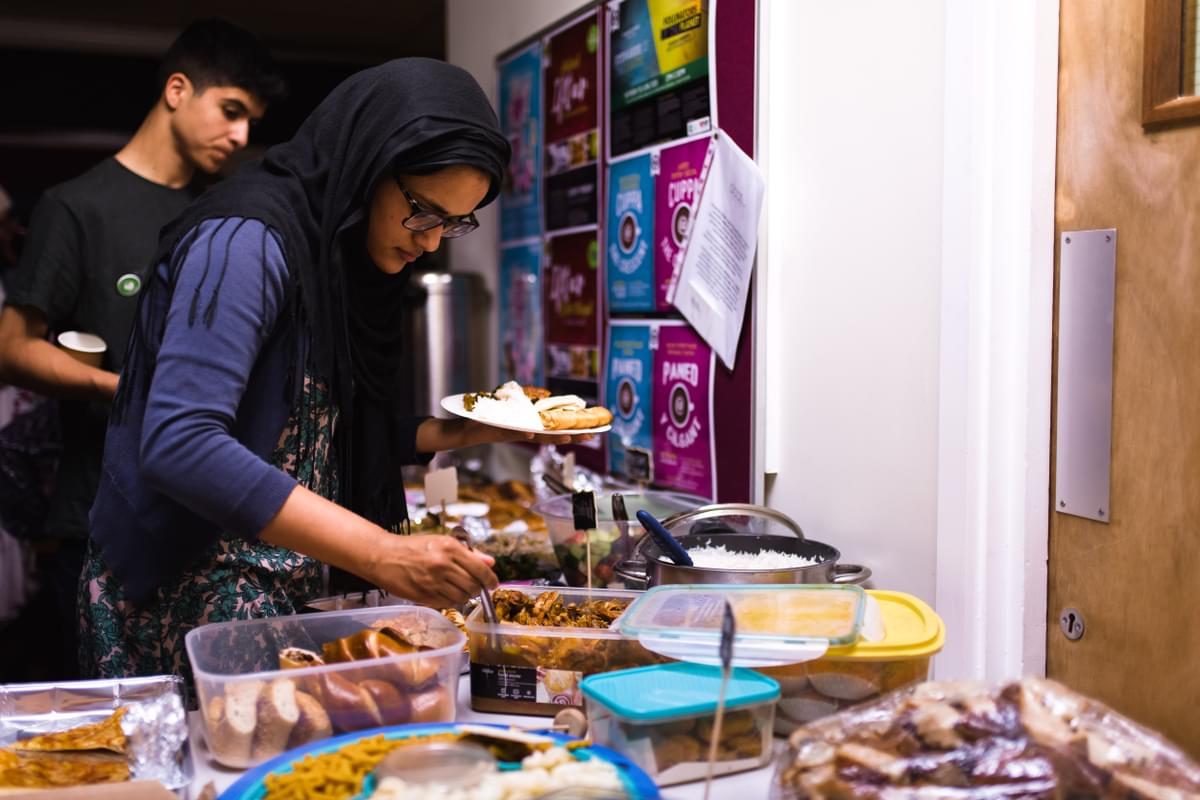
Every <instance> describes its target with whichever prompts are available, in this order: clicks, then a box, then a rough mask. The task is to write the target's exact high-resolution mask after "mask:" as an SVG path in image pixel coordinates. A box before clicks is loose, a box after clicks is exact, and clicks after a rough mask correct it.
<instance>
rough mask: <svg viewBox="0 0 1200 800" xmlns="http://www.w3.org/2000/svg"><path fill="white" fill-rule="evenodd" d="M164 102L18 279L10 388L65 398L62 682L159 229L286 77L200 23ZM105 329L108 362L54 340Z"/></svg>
mask: <svg viewBox="0 0 1200 800" xmlns="http://www.w3.org/2000/svg"><path fill="white" fill-rule="evenodd" d="M158 87H159V96H158V99H157V100H156V102H155V104H154V106H153V108H151V109H150V111H149V113H148V114H147V115H146V117H145V119H144V120H143V121H142V124H141V126H140V127H139V128H138V130H137V132H136V133H135V134H134V135H133V138H132V139H130V140H129V142H128V143H127V144H126V145H125V146H124V147H123V148H121V150H120V151H119V152H117V153H116V155H115V156H112V157H110V158H106V159H105V160H104V161H102V162H100V163H99V164H97V165H96V166H95V167H93V168H92V169H90V170H88V171H87V172H85V173H83V174H82V175H80V176H79V177H77V178H74V179H72V180H70V181H67V182H66V183H63V184H60V185H58V186H55V187H53V188H51V189H49V190H47V191H46V192H45V193H44V194H43V195H42V198H41V200H40V201H39V202H38V205H37V207H36V208H35V209H34V212H33V217H32V220H31V222H30V226H29V228H30V231H29V236H28V238H27V240H26V242H25V246H24V249H23V251H22V253H21V257H20V262H19V264H18V265H17V267H16V268H15V269H13V270H11V271H10V272H9V274H8V275H6V276H5V281H6V288H7V290H8V298H7V300H8V305H7V306H6V307H5V308H4V310H3V312H2V313H0V382H3V383H10V384H13V385H15V386H22V387H25V388H28V389H32V390H34V391H37V392H39V393H41V394H44V395H46V396H49V397H53V398H57V399H58V400H59V401H60V415H61V423H62V424H61V427H62V438H63V443H62V444H63V447H62V455H61V457H60V461H59V466H58V471H57V475H56V481H55V484H56V485H55V489H54V494H53V497H52V499H51V503H50V508H49V512H48V514H47V518H46V523H45V534H44V541H41V542H39V543H38V547H37V549H38V551H39V557H38V573H39V580H40V581H41V582H42V583H43V584H44V585H45V586H44V588H46V589H49V590H50V591H49V592H46V593H45V594H46V596H52V597H53V601H54V603H55V605H56V610H55V617H56V620H57V622H58V623H59V625H60V627H61V630H62V634H63V641H62V643H61V646H62V650H63V652H62V653H61V654H60V658H59V659H58V660H59V661H60V662H61V663H62V667H61V672H62V674H59V675H46V676H43V677H44V678H46V679H64V678H71V677H75V676H76V675H77V672H78V666H77V663H76V662H77V657H76V650H77V647H76V631H77V628H78V618H77V615H76V609H75V595H76V589H77V585H78V580H79V573H80V570H81V567H82V564H83V559H84V554H85V551H86V545H87V537H88V511H89V509H90V508H91V505H92V500H93V498H94V497H95V493H96V487H97V485H98V483H99V473H100V462H101V456H102V451H103V447H104V435H105V429H106V425H107V419H108V409H109V404H110V401H111V400H112V397H113V394H114V393H115V392H116V388H117V380H118V376H119V373H120V371H121V367H122V364H123V361H124V357H125V346H126V343H127V341H128V339H129V335H130V332H131V330H132V327H133V322H134V316H135V312H136V309H137V295H138V293H139V291H140V290H141V286H142V283H143V281H144V280H145V278H146V272H147V270H148V269H149V268H150V263H149V262H150V260H151V258H152V257H153V255H154V252H155V249H156V247H157V245H158V233H159V230H160V229H161V228H162V227H163V226H164V225H165V224H166V223H167V222H169V221H170V220H171V219H173V218H174V217H175V216H176V215H178V214H179V213H180V212H181V211H183V209H184V208H185V207H186V206H187V205H188V203H190V202H191V201H192V200H193V199H194V198H195V196H196V193H197V192H196V190H195V188H194V186H193V179H194V178H196V177H197V173H207V174H212V173H216V172H217V171H218V170H220V169H221V167H222V166H223V165H224V164H225V163H226V161H227V160H228V159H229V157H230V156H231V155H232V154H233V153H234V152H235V151H236V150H239V149H240V148H243V147H245V146H246V143H247V141H248V139H249V135H250V126H251V125H252V124H253V123H255V122H256V121H257V120H258V119H260V118H261V117H262V115H263V114H264V112H265V111H266V108H267V106H268V105H269V104H270V103H271V102H274V101H276V100H278V99H279V98H281V97H282V95H283V91H284V85H283V80H282V78H281V77H280V75H279V74H278V72H276V70H275V67H274V65H273V64H272V63H271V59H270V56H269V54H268V53H267V51H266V50H265V49H264V48H263V47H262V45H261V44H260V43H259V42H258V40H257V39H256V38H255V37H254V35H253V34H251V33H249V32H248V31H245V30H243V29H241V28H238V27H237V26H235V25H232V24H230V23H228V22H225V21H223V20H216V19H213V20H203V21H198V22H195V23H193V24H192V25H190V26H189V27H188V28H187V29H186V30H185V31H184V32H183V33H182V34H180V36H179V38H178V39H176V40H175V42H174V43H173V44H172V45H171V47H170V49H169V50H168V51H167V53H166V56H165V57H164V59H163V62H162V65H161V67H160V69H159V75H158ZM64 331H80V332H84V333H89V334H94V335H96V336H99V337H100V338H101V339H103V340H104V342H105V344H106V346H107V349H106V351H105V353H104V355H103V360H102V363H101V365H100V367H94V366H89V365H88V364H86V363H84V362H82V361H79V360H76V359H75V358H74V357H72V356H71V355H70V354H68V352H66V351H65V350H63V349H61V348H59V347H57V346H56V345H55V344H54V343H53V342H52V341H51V340H50V339H49V338H48V335H49V334H51V333H53V334H58V333H61V332H64Z"/></svg>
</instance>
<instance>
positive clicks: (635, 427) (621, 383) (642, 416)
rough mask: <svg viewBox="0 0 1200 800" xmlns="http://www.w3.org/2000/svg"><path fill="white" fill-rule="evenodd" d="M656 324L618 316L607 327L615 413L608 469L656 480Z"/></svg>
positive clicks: (609, 396) (608, 395) (609, 395)
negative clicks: (653, 454) (653, 342)
mask: <svg viewBox="0 0 1200 800" xmlns="http://www.w3.org/2000/svg"><path fill="white" fill-rule="evenodd" d="M656 328H657V323H654V322H647V321H641V320H613V321H612V322H611V323H609V328H608V348H607V349H606V352H607V353H608V369H607V370H606V375H607V379H606V381H605V392H604V399H605V405H606V406H607V407H608V409H609V410H610V411H612V413H613V422H612V433H610V434H609V437H608V453H609V469H611V470H612V471H613V472H616V473H620V474H622V475H626V476H629V477H634V478H636V479H638V480H642V481H645V482H647V483H649V482H651V481H652V480H653V479H654V475H653V468H652V467H653V461H652V457H651V452H652V446H653V441H652V440H653V421H654V408H653V404H652V402H651V395H652V393H653V388H652V387H653V377H654V361H653V353H652V352H651V350H650V340H651V334H652V332H653V331H654V330H656Z"/></svg>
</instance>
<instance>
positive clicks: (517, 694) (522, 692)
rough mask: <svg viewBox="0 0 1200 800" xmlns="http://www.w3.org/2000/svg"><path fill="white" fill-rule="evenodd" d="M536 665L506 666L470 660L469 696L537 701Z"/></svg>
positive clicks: (524, 701)
mask: <svg viewBox="0 0 1200 800" xmlns="http://www.w3.org/2000/svg"><path fill="white" fill-rule="evenodd" d="M538 688H539V687H538V669H537V667H508V666H504V665H501V664H478V663H476V662H474V661H472V662H471V696H472V697H488V698H493V699H499V700H517V701H519V702H523V703H533V702H537V698H538Z"/></svg>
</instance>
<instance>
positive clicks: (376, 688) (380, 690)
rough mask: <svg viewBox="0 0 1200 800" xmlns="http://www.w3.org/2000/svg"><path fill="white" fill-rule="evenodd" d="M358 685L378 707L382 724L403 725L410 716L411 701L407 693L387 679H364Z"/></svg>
mask: <svg viewBox="0 0 1200 800" xmlns="http://www.w3.org/2000/svg"><path fill="white" fill-rule="evenodd" d="M358 685H359V686H361V687H362V688H363V689H365V690H366V691H367V694H369V695H371V699H372V700H374V701H375V705H376V706H378V707H379V716H380V718H381V719H382V720H383V724H384V725H403V724H405V723H406V722H408V721H409V720H410V719H411V718H412V703H411V702H410V701H409V699H408V697H407V695H405V694H403V693H402V692H400V691H399V690H397V689H396V687H395V686H393V685H392V684H390V683H388V682H387V681H378V680H366V681H359V682H358Z"/></svg>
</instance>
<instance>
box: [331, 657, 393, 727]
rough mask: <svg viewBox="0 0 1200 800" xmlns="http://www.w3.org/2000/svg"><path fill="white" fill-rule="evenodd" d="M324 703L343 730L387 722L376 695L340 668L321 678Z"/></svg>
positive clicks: (334, 723)
mask: <svg viewBox="0 0 1200 800" xmlns="http://www.w3.org/2000/svg"><path fill="white" fill-rule="evenodd" d="M317 684H318V685H319V686H320V700H321V705H322V706H324V707H325V713H327V714H329V721H330V722H332V723H333V727H334V728H335V729H337V730H339V731H342V732H346V731H359V730H362V729H363V728H376V727H378V726H380V725H382V724H383V718H382V717H380V715H379V706H377V705H376V704H375V699H374V698H372V697H371V695H370V694H369V693H368V692H367V690H366V689H364V688H362V687H361V686H359V685H358V684H355V683H351V682H350V681H348V680H347V679H345V678H343V677H342V676H341V675H339V674H337V673H336V672H331V673H329V674H328V675H322V676H320V677H319V678H318V679H317Z"/></svg>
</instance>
